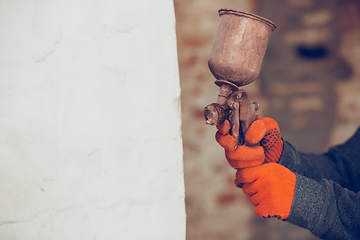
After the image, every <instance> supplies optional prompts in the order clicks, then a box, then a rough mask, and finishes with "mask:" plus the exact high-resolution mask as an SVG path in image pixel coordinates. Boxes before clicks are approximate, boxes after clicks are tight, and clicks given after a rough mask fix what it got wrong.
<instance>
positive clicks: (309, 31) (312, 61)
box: [174, 0, 360, 240]
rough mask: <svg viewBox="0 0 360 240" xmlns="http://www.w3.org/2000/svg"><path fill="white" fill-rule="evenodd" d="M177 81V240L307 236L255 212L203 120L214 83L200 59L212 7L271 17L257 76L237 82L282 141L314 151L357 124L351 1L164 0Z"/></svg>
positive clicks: (358, 45) (211, 28)
mask: <svg viewBox="0 0 360 240" xmlns="http://www.w3.org/2000/svg"><path fill="white" fill-rule="evenodd" d="M174 3H175V11H176V12H175V13H176V19H177V36H178V55H179V67H180V81H181V88H182V98H181V101H182V118H183V119H182V121H183V125H182V132H183V142H184V169H185V191H186V211H187V240H195V239H210V240H211V239H221V240H224V239H317V238H315V237H313V236H312V234H311V233H310V232H309V231H307V230H304V229H301V228H299V227H296V226H293V225H291V224H288V223H286V222H281V221H278V220H277V219H272V220H263V219H260V218H258V217H256V216H255V214H254V213H253V206H252V205H251V204H250V203H249V200H248V198H247V196H245V195H244V194H243V193H242V191H241V190H239V189H237V188H236V187H235V186H234V184H233V180H234V174H235V171H234V170H233V169H231V167H230V166H229V165H228V163H227V162H226V159H225V157H224V152H223V149H222V148H221V147H219V146H218V144H217V143H216V142H215V139H214V134H215V132H216V129H215V127H213V126H207V125H205V122H204V118H203V109H204V106H206V105H207V104H209V103H211V102H214V101H216V97H217V94H218V87H217V86H216V85H215V84H214V83H213V82H214V77H213V76H212V75H211V73H210V71H209V70H208V67H207V59H208V56H209V53H210V48H211V44H212V41H213V37H214V34H215V32H216V29H217V25H218V20H219V17H218V15H217V10H218V9H220V8H233V9H238V10H243V11H249V12H253V13H257V14H259V15H261V16H263V17H266V18H268V19H270V20H272V21H274V22H275V23H276V24H277V26H278V27H277V29H276V30H275V31H274V32H273V34H272V37H271V40H270V44H269V47H268V50H267V54H266V58H265V61H264V64H263V69H262V72H261V76H260V78H259V79H258V80H256V81H255V82H253V83H251V84H250V85H248V86H246V87H245V89H246V90H247V92H248V93H249V96H250V98H251V100H254V101H257V102H259V103H260V105H261V110H260V115H261V116H270V117H272V118H274V119H275V120H276V121H278V123H279V125H280V128H281V132H282V135H283V137H284V139H285V140H288V141H290V142H291V143H292V144H293V145H295V146H296V147H297V148H298V149H300V150H303V151H311V152H321V151H324V150H326V149H327V148H328V147H329V146H330V145H333V144H336V143H340V142H342V141H344V140H346V139H347V138H348V137H349V136H351V134H352V133H353V132H354V131H355V130H356V128H357V126H358V125H359V123H360V97H359V93H360V71H359V70H357V69H360V66H359V65H360V61H359V60H360V27H359V26H358V24H357V23H358V22H359V20H360V19H359V16H360V11H359V9H360V6H359V3H358V1H355V0H345V1H344V0H317V1H314V0H266V1H262V0H256V1H255V0H253V1H251V0H246V1H231V0H226V1H215V0H208V1H205V0H197V1H192V0H174Z"/></svg>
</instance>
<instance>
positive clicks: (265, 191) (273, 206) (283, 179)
mask: <svg viewBox="0 0 360 240" xmlns="http://www.w3.org/2000/svg"><path fill="white" fill-rule="evenodd" d="M235 184H236V185H241V184H242V189H243V191H244V193H245V194H247V195H249V196H250V201H251V203H252V204H253V205H254V206H255V214H256V215H258V216H259V217H262V218H272V217H276V218H278V219H281V220H285V219H286V218H287V217H288V216H289V214H290V209H291V205H292V201H293V198H294V192H295V184H296V175H295V173H293V172H291V171H290V170H289V169H287V168H286V167H284V166H282V165H280V164H278V163H266V164H263V165H260V166H256V167H251V168H245V169H239V170H238V171H237V172H236V180H235Z"/></svg>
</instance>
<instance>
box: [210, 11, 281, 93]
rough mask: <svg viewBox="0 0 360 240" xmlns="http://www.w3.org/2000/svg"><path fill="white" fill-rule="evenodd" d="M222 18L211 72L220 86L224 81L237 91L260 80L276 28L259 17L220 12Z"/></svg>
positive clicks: (239, 12)
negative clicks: (272, 33) (270, 40)
mask: <svg viewBox="0 0 360 240" xmlns="http://www.w3.org/2000/svg"><path fill="white" fill-rule="evenodd" d="M219 16H220V21H219V27H218V30H217V32H216V36H215V39H214V42H213V46H212V50H211V53H210V56H209V60H208V65H209V69H210V71H211V73H212V74H213V75H214V77H215V78H216V79H217V81H216V82H215V83H216V84H217V85H218V86H221V85H222V83H223V80H225V81H226V82H230V83H232V84H235V85H236V86H237V87H241V86H245V85H247V84H249V83H251V82H253V81H254V80H255V79H256V78H257V77H258V76H259V74H260V69H261V66H262V63H263V60H264V56H265V52H266V48H267V45H268V43H269V39H270V36H271V32H272V31H273V30H274V29H275V28H276V25H275V24H274V23H273V22H271V21H270V20H267V19H265V18H263V17H260V16H257V15H255V14H252V13H247V12H243V11H237V10H232V9H220V10H219ZM236 86H233V87H236Z"/></svg>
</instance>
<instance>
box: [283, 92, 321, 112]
mask: <svg viewBox="0 0 360 240" xmlns="http://www.w3.org/2000/svg"><path fill="white" fill-rule="evenodd" d="M324 106H325V103H324V100H323V99H321V98H320V97H318V96H312V97H299V98H294V99H292V100H291V101H290V108H291V111H293V112H296V113H298V112H309V111H316V112H321V111H323V110H324Z"/></svg>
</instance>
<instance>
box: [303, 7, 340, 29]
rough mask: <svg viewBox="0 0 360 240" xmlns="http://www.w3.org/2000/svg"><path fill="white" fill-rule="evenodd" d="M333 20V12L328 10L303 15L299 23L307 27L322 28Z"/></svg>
mask: <svg viewBox="0 0 360 240" xmlns="http://www.w3.org/2000/svg"><path fill="white" fill-rule="evenodd" d="M333 19H334V15H333V12H331V11H330V10H328V9H324V10H320V11H316V12H312V13H308V14H305V15H304V16H303V17H302V19H301V22H302V24H303V25H305V26H308V27H317V26H324V25H326V24H328V23H329V22H331V21H332V20H333Z"/></svg>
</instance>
